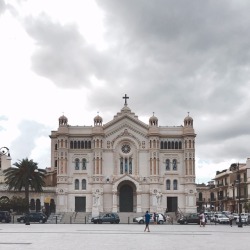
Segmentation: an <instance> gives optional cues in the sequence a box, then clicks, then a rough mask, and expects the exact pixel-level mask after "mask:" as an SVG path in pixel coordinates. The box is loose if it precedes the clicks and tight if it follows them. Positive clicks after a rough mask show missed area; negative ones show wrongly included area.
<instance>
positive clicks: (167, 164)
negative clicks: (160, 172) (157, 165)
mask: <svg viewBox="0 0 250 250" xmlns="http://www.w3.org/2000/svg"><path fill="white" fill-rule="evenodd" d="M169 170H170V160H169V159H167V160H166V171H169Z"/></svg>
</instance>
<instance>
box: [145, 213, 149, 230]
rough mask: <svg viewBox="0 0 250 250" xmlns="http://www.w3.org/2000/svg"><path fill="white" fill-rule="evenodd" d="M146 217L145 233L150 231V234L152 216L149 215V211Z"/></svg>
mask: <svg viewBox="0 0 250 250" xmlns="http://www.w3.org/2000/svg"><path fill="white" fill-rule="evenodd" d="M144 216H145V223H146V226H145V229H144V232H146V230H148V232H150V231H149V222H150V214H149V213H148V211H146V213H145V215H144Z"/></svg>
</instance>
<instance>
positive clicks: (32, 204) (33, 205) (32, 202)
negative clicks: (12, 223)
mask: <svg viewBox="0 0 250 250" xmlns="http://www.w3.org/2000/svg"><path fill="white" fill-rule="evenodd" d="M35 209H36V204H35V200H34V199H31V200H30V210H35Z"/></svg>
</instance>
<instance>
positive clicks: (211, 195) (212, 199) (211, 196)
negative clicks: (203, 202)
mask: <svg viewBox="0 0 250 250" xmlns="http://www.w3.org/2000/svg"><path fill="white" fill-rule="evenodd" d="M210 198H211V201H214V200H215V199H214V193H213V192H212V193H211V194H210Z"/></svg>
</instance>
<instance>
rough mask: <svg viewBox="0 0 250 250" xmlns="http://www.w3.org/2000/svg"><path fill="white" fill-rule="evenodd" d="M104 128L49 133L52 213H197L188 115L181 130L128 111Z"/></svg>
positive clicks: (62, 125)
mask: <svg viewBox="0 0 250 250" xmlns="http://www.w3.org/2000/svg"><path fill="white" fill-rule="evenodd" d="M123 99H124V106H123V107H122V109H121V110H120V112H118V113H117V114H116V115H115V116H114V118H113V119H112V120H111V121H109V122H107V123H105V124H104V123H103V119H102V117H101V116H99V115H97V116H96V117H95V118H94V124H93V126H92V125H90V126H73V125H69V121H68V118H67V117H66V116H64V115H63V116H61V117H60V118H59V127H58V129H57V130H55V131H51V135H50V138H51V170H52V171H56V173H57V176H56V178H57V180H56V182H57V186H56V190H55V192H56V194H55V196H54V197H55V203H56V211H57V212H87V213H92V215H98V214H99V213H102V212H111V211H112V212H135V213H138V212H139V213H140V212H145V211H146V210H148V211H151V212H154V211H155V212H165V211H168V212H176V211H178V210H181V211H182V212H184V213H189V212H196V185H195V137H196V134H195V132H194V128H193V119H192V118H191V117H190V116H189V115H188V116H187V117H186V118H185V119H184V123H183V125H181V126H159V125H158V118H157V117H156V116H155V115H154V114H153V116H152V117H150V118H149V121H148V124H146V123H144V122H142V121H140V120H139V118H138V116H137V115H135V113H133V112H132V111H131V109H130V108H129V106H128V96H127V95H125V96H124V97H123Z"/></svg>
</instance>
